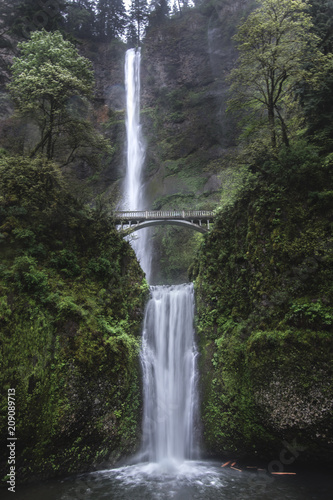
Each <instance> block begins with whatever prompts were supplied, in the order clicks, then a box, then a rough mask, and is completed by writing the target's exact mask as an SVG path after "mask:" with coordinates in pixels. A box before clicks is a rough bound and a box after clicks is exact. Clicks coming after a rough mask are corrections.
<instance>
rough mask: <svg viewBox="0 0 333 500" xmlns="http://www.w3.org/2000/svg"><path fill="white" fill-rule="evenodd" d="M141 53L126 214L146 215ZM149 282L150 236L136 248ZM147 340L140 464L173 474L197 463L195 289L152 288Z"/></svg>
mask: <svg viewBox="0 0 333 500" xmlns="http://www.w3.org/2000/svg"><path fill="white" fill-rule="evenodd" d="M140 58H141V54H140V49H138V50H135V49H130V50H128V51H127V52H126V60H125V88H126V131H127V172H126V177H125V184H124V189H125V193H124V202H123V208H124V209H127V210H143V209H145V206H144V205H145V193H144V191H145V190H144V183H143V175H142V169H143V164H144V157H145V151H144V145H143V140H142V136H141V124H140ZM132 245H133V248H134V250H135V252H136V254H137V257H138V259H139V261H140V264H141V267H142V268H143V270H144V271H145V273H146V276H147V280H148V281H149V275H150V266H151V250H150V248H151V243H150V241H149V230H147V229H143V230H140V231H139V232H138V235H137V237H136V239H135V240H134V241H133V242H132ZM150 290H151V299H150V301H149V303H148V305H147V308H146V313H145V320H144V328H143V335H142V349H141V361H142V368H143V392H144V417H143V444H142V453H141V454H140V456H141V458H144V459H145V460H146V461H148V462H150V463H157V464H159V466H162V467H164V468H166V470H168V471H170V469H172V468H173V467H176V468H177V465H179V464H180V463H181V462H184V460H186V459H191V458H194V455H195V439H194V435H195V433H194V427H195V419H196V408H197V402H196V356H197V351H196V347H195V342H194V327H193V321H194V289H193V285H192V284H185V285H177V286H171V287H170V286H152V287H151V289H150Z"/></svg>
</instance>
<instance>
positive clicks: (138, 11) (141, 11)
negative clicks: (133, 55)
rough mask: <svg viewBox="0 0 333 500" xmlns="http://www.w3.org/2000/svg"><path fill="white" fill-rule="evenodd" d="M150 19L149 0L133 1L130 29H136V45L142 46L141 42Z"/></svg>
mask: <svg viewBox="0 0 333 500" xmlns="http://www.w3.org/2000/svg"><path fill="white" fill-rule="evenodd" d="M148 17H149V9H148V3H147V0H132V4H131V8H130V15H129V18H130V27H131V26H132V28H133V27H135V29H136V45H140V41H141V39H142V37H143V35H144V32H145V26H146V24H147V20H148Z"/></svg>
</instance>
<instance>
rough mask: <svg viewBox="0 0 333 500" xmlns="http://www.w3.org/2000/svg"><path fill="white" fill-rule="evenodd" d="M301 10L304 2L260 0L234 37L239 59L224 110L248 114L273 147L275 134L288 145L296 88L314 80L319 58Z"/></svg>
mask: <svg viewBox="0 0 333 500" xmlns="http://www.w3.org/2000/svg"><path fill="white" fill-rule="evenodd" d="M307 8H308V2H307V0H279V1H278V2H277V1H276V0H263V1H262V2H261V6H260V7H258V8H257V9H256V10H255V11H254V12H252V13H251V14H250V15H249V17H248V18H247V20H246V21H245V22H244V23H243V24H242V25H241V26H240V28H239V31H238V33H237V34H236V36H235V40H236V42H237V43H238V50H239V61H238V66H237V68H235V69H234V70H233V71H232V73H231V81H232V86H231V90H232V93H233V97H232V99H231V100H230V101H229V104H230V108H233V109H241V108H247V109H250V110H252V113H253V115H252V116H248V117H247V119H249V118H252V119H253V117H254V119H255V122H256V124H258V123H260V126H261V129H266V130H267V129H268V130H269V132H270V141H271V145H272V146H273V147H275V146H276V145H277V141H278V137H279V135H281V137H282V141H283V143H284V144H286V145H288V144H289V135H290V131H289V129H288V123H289V125H290V127H293V128H297V121H296V123H295V119H296V118H295V117H296V116H297V114H298V111H299V110H298V107H297V105H296V100H295V86H296V84H298V83H299V82H301V81H309V82H310V81H311V82H312V83H315V80H316V79H318V78H319V77H320V71H319V69H320V67H321V65H322V64H323V57H322V54H321V53H320V51H319V50H318V48H317V47H318V43H319V39H318V37H317V36H316V35H315V34H314V33H313V32H312V31H311V30H312V27H313V24H312V20H311V17H310V15H309V14H308V12H307ZM252 124H253V121H252ZM290 127H289V128H290Z"/></svg>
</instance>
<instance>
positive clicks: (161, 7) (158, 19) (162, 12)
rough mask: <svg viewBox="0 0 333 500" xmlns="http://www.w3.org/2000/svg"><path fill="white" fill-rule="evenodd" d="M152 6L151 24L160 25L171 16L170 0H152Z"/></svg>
mask: <svg viewBox="0 0 333 500" xmlns="http://www.w3.org/2000/svg"><path fill="white" fill-rule="evenodd" d="M150 8H151V9H152V11H151V13H150V15H149V26H159V25H161V24H163V23H164V22H165V21H166V20H167V19H168V18H169V10H170V8H169V2H168V0H152V2H151V4H150Z"/></svg>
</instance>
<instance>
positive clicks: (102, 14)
mask: <svg viewBox="0 0 333 500" xmlns="http://www.w3.org/2000/svg"><path fill="white" fill-rule="evenodd" d="M126 25H127V14H126V9H125V5H124V2H123V0H98V2H97V18H96V26H97V35H98V36H99V38H101V39H102V40H108V41H110V40H113V39H115V38H120V37H121V36H122V35H123V34H124V31H125V27H126Z"/></svg>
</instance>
